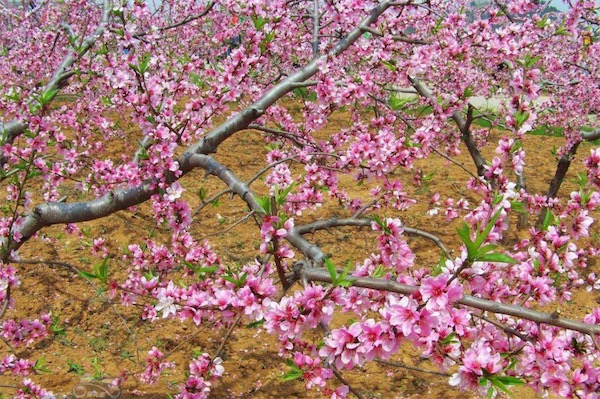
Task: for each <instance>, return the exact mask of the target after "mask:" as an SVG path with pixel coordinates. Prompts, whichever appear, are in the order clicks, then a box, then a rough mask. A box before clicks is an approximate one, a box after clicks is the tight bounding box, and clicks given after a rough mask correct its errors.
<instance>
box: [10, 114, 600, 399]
mask: <svg viewBox="0 0 600 399" xmlns="http://www.w3.org/2000/svg"><path fill="white" fill-rule="evenodd" d="M347 125H348V122H347V115H345V114H344V113H338V114H335V116H334V118H332V121H331V122H330V123H329V125H328V126H327V128H326V129H325V130H324V132H323V134H326V133H331V132H334V131H336V130H338V129H340V128H341V127H345V126H347ZM500 137H501V134H500V133H493V134H492V135H491V139H490V142H491V143H492V144H491V146H488V148H486V149H485V150H484V153H485V155H486V156H487V157H491V156H493V148H494V147H495V143H497V142H498V140H499V139H500ZM554 145H556V146H557V147H559V146H560V145H562V141H561V139H559V138H554V137H545V136H535V137H533V136H532V137H527V140H526V143H525V146H526V150H527V151H528V152H527V159H526V162H527V168H526V176H527V185H528V189H529V190H530V191H531V192H539V193H542V192H545V191H546V189H547V186H548V183H549V181H550V179H551V177H552V176H553V173H554V169H555V159H554V157H553V156H552V155H551V154H550V149H551V148H552V147H553V146H554ZM117 147H118V146H117ZM589 148H590V146H589V144H583V145H582V146H581V147H580V151H579V154H580V155H578V159H577V160H576V161H575V162H574V164H573V167H572V169H571V170H570V171H569V174H568V176H567V179H566V180H567V181H566V182H565V184H564V186H563V188H562V190H561V195H563V196H566V195H568V193H569V192H570V191H571V190H572V189H574V187H575V186H574V184H573V183H572V182H571V180H572V179H573V178H574V177H575V173H576V172H580V171H582V165H581V162H580V161H581V159H583V157H584V156H587V154H589ZM232 154H233V155H232ZM265 154H266V149H265V142H264V140H262V139H261V137H260V136H259V135H258V134H257V133H256V132H252V131H245V132H243V133H241V134H239V135H238V136H236V138H234V139H232V140H230V141H228V142H226V143H225V144H224V146H223V148H221V149H220V150H219V153H218V154H217V157H218V158H219V159H220V160H222V161H223V162H225V163H226V164H228V166H229V167H230V168H231V169H232V170H234V171H235V172H237V173H239V174H240V175H241V176H243V177H245V178H247V177H250V176H252V175H253V174H254V173H256V171H257V170H259V169H260V168H261V166H262V165H263V164H264V159H265ZM456 160H457V161H459V162H461V163H463V164H464V166H465V167H466V168H468V169H469V170H472V171H474V167H473V165H472V162H471V161H470V159H469V158H468V156H467V155H461V156H460V157H457V158H456ZM417 167H418V168H421V169H423V172H424V173H425V174H427V173H431V172H435V174H434V175H433V179H432V180H431V182H430V183H429V186H428V187H420V188H419V187H415V186H414V184H413V183H412V181H413V176H414V175H413V172H411V171H406V170H398V171H397V172H395V173H396V177H397V178H399V179H401V180H402V181H403V182H404V183H405V187H406V189H407V191H408V193H409V195H412V196H414V197H415V198H417V199H418V203H417V204H415V205H414V206H412V207H411V208H410V209H408V210H407V211H404V212H398V213H397V214H386V215H385V216H395V217H400V218H401V219H402V220H403V222H404V224H405V225H407V226H411V227H418V228H420V229H423V230H426V231H429V232H431V233H434V234H436V235H438V236H439V237H440V238H441V239H442V240H443V241H444V242H445V243H446V244H447V245H448V246H449V247H450V248H452V249H453V250H455V249H456V248H457V235H456V230H455V224H456V223H450V224H449V223H447V222H445V220H444V216H443V215H442V214H440V215H438V216H428V215H427V213H426V212H427V210H428V203H429V200H430V198H431V196H432V195H433V193H437V192H439V193H441V196H442V198H441V199H442V200H444V199H446V198H447V197H451V198H454V199H455V200H458V199H459V198H461V197H465V198H466V199H468V200H469V201H470V203H471V204H476V203H477V201H478V198H476V197H474V196H473V194H472V193H471V192H469V191H468V190H467V189H466V188H465V187H464V182H465V181H466V180H467V179H468V178H469V176H468V174H467V173H466V172H465V171H464V170H462V169H460V168H459V167H457V166H455V165H453V164H451V163H449V162H448V161H446V160H445V159H443V158H442V157H439V156H436V155H433V156H432V157H430V158H429V159H427V160H426V161H423V162H419V163H418V164H417ZM343 183H344V185H345V186H346V187H347V188H348V189H349V190H353V191H354V192H356V195H358V196H362V198H365V199H367V198H368V190H365V188H364V187H362V188H360V187H356V183H355V182H354V181H353V180H352V179H351V178H348V179H347V180H346V181H344V182H343ZM182 185H183V186H184V187H186V188H187V189H188V191H187V194H186V195H187V196H188V198H190V200H191V201H192V204H199V199H198V197H197V196H196V194H195V193H196V192H197V190H198V189H199V188H200V187H204V188H205V189H207V190H208V192H209V194H208V196H210V195H212V194H213V193H216V192H218V191H220V190H221V189H223V185H222V184H219V182H217V181H216V180H215V179H214V178H206V177H205V176H204V174H203V173H202V171H197V172H193V173H191V174H190V175H189V176H186V177H185V178H184V179H183V181H182ZM253 188H255V189H257V190H258V191H261V190H263V191H264V185H262V184H261V183H260V182H257V183H256V184H255V186H253ZM73 195H74V197H72V198H69V201H75V200H78V199H79V200H80V199H83V197H80V198H77V197H76V196H77V194H76V193H74V194H73ZM244 210H245V206H244V205H243V204H242V203H241V201H240V200H239V199H238V198H233V199H230V198H229V197H226V198H223V199H222V200H221V202H220V204H219V205H217V206H215V207H212V206H209V207H206V208H205V209H204V210H203V211H202V212H201V213H200V214H199V215H197V216H196V218H195V221H194V227H193V230H194V232H195V235H196V237H204V236H208V235H213V234H214V236H212V237H210V241H211V243H212V245H213V248H216V249H217V251H218V253H219V255H220V256H221V258H222V260H223V261H224V262H226V263H230V264H232V265H240V264H243V263H245V262H248V261H250V260H252V259H254V257H255V256H257V255H258V245H259V241H260V235H259V232H258V229H257V227H256V225H255V224H254V223H253V222H252V221H251V220H250V221H248V222H247V223H242V224H240V225H238V226H236V227H235V228H233V229H232V230H231V231H229V232H227V233H225V234H218V233H219V232H223V231H224V230H225V229H227V228H228V227H229V226H231V225H232V224H233V223H235V222H236V221H237V220H239V219H240V218H242V217H243V216H244V215H245V212H244ZM217 214H219V215H220V216H219V217H217ZM336 215H337V216H344V214H343V213H341V211H340V209H339V208H338V207H336V204H333V203H332V204H327V205H325V206H323V208H322V209H321V210H320V211H319V212H318V216H319V217H323V218H324V217H331V216H336ZM304 221H305V222H307V221H308V219H306V220H304ZM530 222H532V223H533V222H534V219H531V220H530ZM297 223H301V221H298V222H297ZM80 228H81V231H82V232H83V234H84V235H83V237H77V236H74V235H69V234H67V233H65V231H64V228H63V226H54V227H51V228H47V229H44V230H43V231H42V232H41V236H42V237H44V238H45V240H32V241H31V242H29V243H27V244H25V245H24V246H23V248H22V250H21V253H22V258H23V259H30V260H52V261H60V262H66V263H69V264H72V265H74V266H76V267H77V268H80V269H84V270H91V269H92V267H93V264H94V263H96V262H97V261H98V259H97V258H95V257H93V256H92V255H91V253H90V249H89V246H88V245H87V244H86V243H89V242H90V241H91V239H92V238H93V237H96V236H103V237H105V238H106V239H107V241H108V244H109V248H110V253H111V254H113V255H114V256H115V257H114V259H113V260H112V261H111V264H110V270H111V273H113V274H114V275H115V277H118V276H121V277H122V270H123V269H124V268H125V264H124V263H123V261H122V260H121V258H120V254H122V249H123V248H125V247H126V246H127V245H128V244H130V243H139V242H141V241H140V240H141V238H142V237H145V236H146V235H148V234H149V232H150V231H151V230H153V229H154V234H155V236H156V237H155V239H159V238H160V237H164V239H165V240H166V239H168V237H169V232H168V231H167V230H166V229H163V228H162V227H157V226H156V224H155V222H154V220H153V218H152V217H151V210H150V209H149V207H148V206H147V205H143V206H140V207H139V208H138V209H137V210H136V211H131V210H128V211H123V212H119V213H118V214H115V215H112V216H110V217H108V218H105V219H102V220H98V221H94V222H88V223H82V224H81V225H80ZM593 231H594V232H595V233H597V232H598V228H597V226H593ZM524 234H526V232H522V231H521V232H520V231H517V230H516V229H515V230H513V231H510V233H509V235H508V244H512V243H514V242H516V241H517V240H518V239H519V237H521V236H523V235H524ZM310 238H311V239H313V240H314V241H315V242H317V243H318V244H319V245H320V246H322V248H323V249H324V251H325V252H326V253H329V254H331V256H332V258H333V259H334V261H335V262H336V264H345V263H346V262H347V261H349V260H353V261H360V260H362V259H364V257H365V256H367V255H368V254H369V253H370V252H371V251H372V248H374V245H373V244H374V236H373V235H372V234H371V233H370V232H369V229H357V228H344V229H339V230H334V231H325V232H320V233H318V234H314V235H313V236H310ZM409 245H410V246H411V248H412V250H413V251H414V252H415V254H416V255H417V263H418V264H420V265H433V264H435V263H437V261H438V260H439V251H438V249H437V247H435V246H434V245H433V244H432V243H431V242H429V241H427V240H424V239H421V238H415V237H409ZM18 269H19V275H20V277H21V279H22V281H23V284H22V285H21V286H20V287H19V288H18V289H17V290H16V291H15V292H14V297H15V298H16V309H17V311H16V312H15V311H10V312H9V313H8V314H7V317H11V318H12V317H32V316H35V315H39V314H40V313H43V312H47V311H52V312H53V314H54V315H59V317H60V321H61V324H62V325H63V326H64V327H65V332H66V334H65V335H64V336H63V337H57V338H53V339H47V340H45V341H43V342H41V343H39V344H38V345H36V346H35V347H32V348H16V349H15V350H14V352H15V354H16V355H17V356H20V357H28V358H32V359H34V360H37V359H39V358H40V357H42V356H43V357H44V358H45V360H46V363H47V367H48V369H49V370H50V371H51V372H50V373H48V374H42V375H39V376H35V377H34V378H33V379H34V380H35V381H37V382H39V383H41V384H42V385H43V386H44V387H47V388H49V389H51V390H53V391H54V392H55V393H59V394H68V393H70V391H71V389H72V388H73V386H75V385H76V384H77V383H78V382H79V381H81V379H82V378H84V377H85V376H86V375H88V376H89V375H92V374H94V373H96V372H99V373H100V374H104V375H107V376H116V375H117V374H118V373H119V371H120V370H122V369H124V368H126V369H129V370H130V371H132V372H140V371H142V370H143V368H144V358H145V355H146V353H147V351H148V350H149V349H150V348H151V347H152V346H158V347H159V348H160V349H161V350H162V351H163V352H164V353H169V352H171V351H172V353H171V354H170V355H169V358H168V360H171V361H174V362H176V364H177V366H176V368H175V369H173V370H171V371H170V372H169V373H167V377H166V378H163V379H162V380H161V381H159V383H157V384H156V385H154V386H145V385H142V384H140V383H139V382H138V381H137V380H136V378H134V377H132V378H129V379H128V380H127V381H126V382H125V383H124V385H123V394H122V397H123V398H130V397H142V398H148V399H150V398H165V397H167V394H175V393H176V387H177V385H178V383H179V382H180V381H182V380H183V379H184V378H185V377H184V373H185V371H186V366H187V361H188V360H189V359H190V358H191V357H192V352H193V351H194V350H200V351H201V352H208V353H214V352H215V351H216V349H217V347H218V346H219V344H220V343H221V340H222V338H223V336H224V335H225V331H215V330H213V329H212V328H211V327H210V326H209V327H206V328H203V329H198V328H197V327H195V326H194V325H193V324H191V323H181V322H179V321H177V320H169V321H165V320H162V319H161V320H160V321H157V322H154V323H147V322H142V321H141V320H140V310H139V309H138V308H136V307H123V306H121V305H120V304H116V303H109V302H108V301H107V299H106V297H105V296H103V295H100V294H98V293H97V291H96V288H95V287H92V286H90V284H89V283H88V282H86V281H85V280H84V279H83V278H81V277H79V276H77V275H76V274H75V273H73V271H71V270H69V269H68V268H64V267H61V266H56V265H48V264H37V265H24V264H23V265H18ZM598 298H599V295H598V294H597V293H586V292H581V293H577V294H576V295H575V298H574V301H573V302H572V303H570V304H565V305H562V307H561V311H562V313H563V314H565V315H567V316H572V317H581V316H582V315H583V314H585V313H587V312H589V311H590V310H591V309H592V308H593V307H595V306H598V304H597V300H598ZM339 322H340V320H338V319H336V321H335V322H334V323H339ZM247 324H248V321H247V320H244V321H243V325H242V326H241V327H240V328H238V329H237V330H235V332H234V334H233V335H232V337H231V338H230V340H229V341H228V342H227V345H226V350H225V355H224V356H223V357H224V364H223V365H224V366H225V369H226V372H225V375H224V376H223V378H222V379H220V380H219V381H217V382H216V383H215V385H214V391H213V395H212V397H215V398H257V399H258V398H280V397H288V398H313V397H316V396H318V394H317V393H316V392H315V391H306V390H305V388H304V385H303V384H302V383H301V382H299V381H288V382H283V381H282V379H281V375H282V374H283V372H284V371H285V370H286V365H285V363H284V361H283V360H282V359H281V358H280V357H278V343H277V340H276V339H275V338H274V337H271V336H269V335H268V334H266V333H265V332H264V331H262V330H261V329H260V328H256V327H254V328H251V327H248V326H245V325H247ZM9 350H10V349H9V348H8V347H7V346H6V345H5V344H4V343H2V342H0V354H2V353H7V352H9ZM394 360H395V361H398V362H402V363H403V364H405V365H408V366H411V367H415V368H418V369H422V370H434V368H433V367H432V366H431V365H429V364H428V363H427V361H423V360H422V359H420V358H419V356H418V353H417V352H416V351H414V350H413V349H412V348H410V347H409V346H408V345H405V346H404V347H403V348H402V350H401V352H400V353H399V354H398V355H397V356H396V357H395V358H394ZM94 364H95V365H94ZM344 376H345V377H346V378H347V379H348V381H350V382H351V384H352V385H353V386H354V387H355V388H357V389H358V390H360V391H361V392H362V393H363V394H364V396H365V397H366V398H413V397H414V398H419V397H430V398H466V397H471V396H474V395H473V393H465V392H459V391H456V390H453V388H451V387H450V386H448V384H447V380H448V377H444V376H438V375H434V374H428V373H424V372H417V371H411V370H408V369H403V368H398V367H391V366H384V365H379V364H370V365H368V366H367V367H365V368H363V369H360V370H356V371H352V372H345V373H344ZM11 383H14V381H13V380H10V379H8V378H5V377H0V385H6V384H11ZM2 389H4V392H5V397H9V396H10V395H12V392H11V391H10V389H8V388H0V390H2ZM517 392H518V396H519V397H521V398H523V399H526V398H532V397H535V394H534V393H533V392H532V391H531V390H530V389H527V388H522V389H519V390H518V391H517Z"/></svg>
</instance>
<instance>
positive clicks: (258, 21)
mask: <svg viewBox="0 0 600 399" xmlns="http://www.w3.org/2000/svg"><path fill="white" fill-rule="evenodd" d="M267 22H269V20H268V19H266V18H263V17H252V23H253V24H254V27H255V28H256V30H262V28H263V27H264V26H265V25H266V24H267Z"/></svg>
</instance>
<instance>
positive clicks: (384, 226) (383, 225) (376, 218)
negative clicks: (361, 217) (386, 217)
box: [371, 215, 392, 234]
mask: <svg viewBox="0 0 600 399" xmlns="http://www.w3.org/2000/svg"><path fill="white" fill-rule="evenodd" d="M371 219H373V221H374V222H375V223H377V225H378V226H379V227H381V230H383V232H384V233H385V234H391V233H392V232H391V231H390V229H389V228H388V227H387V224H386V223H385V222H384V221H383V220H381V218H380V217H379V216H377V215H373V216H371Z"/></svg>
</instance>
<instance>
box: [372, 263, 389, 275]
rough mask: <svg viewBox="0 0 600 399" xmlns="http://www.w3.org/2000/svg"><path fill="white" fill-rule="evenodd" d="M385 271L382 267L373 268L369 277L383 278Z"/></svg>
mask: <svg viewBox="0 0 600 399" xmlns="http://www.w3.org/2000/svg"><path fill="white" fill-rule="evenodd" d="M386 273H387V272H386V271H385V269H384V268H383V265H379V266H377V267H376V268H375V270H373V273H372V274H371V277H373V278H381V277H383V276H385V275H386Z"/></svg>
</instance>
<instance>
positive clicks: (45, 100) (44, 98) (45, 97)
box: [38, 89, 60, 105]
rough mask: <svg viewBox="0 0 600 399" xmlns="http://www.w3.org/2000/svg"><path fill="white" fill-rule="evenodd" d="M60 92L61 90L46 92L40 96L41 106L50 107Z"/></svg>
mask: <svg viewBox="0 0 600 399" xmlns="http://www.w3.org/2000/svg"><path fill="white" fill-rule="evenodd" d="M59 91H60V89H49V90H46V91H45V92H43V93H42V94H40V96H39V97H38V101H39V102H40V104H41V105H48V104H50V101H52V100H53V99H54V97H55V96H56V95H57V94H58V92H59Z"/></svg>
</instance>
